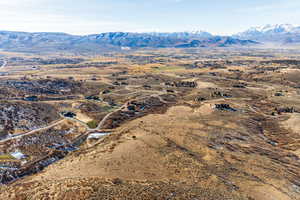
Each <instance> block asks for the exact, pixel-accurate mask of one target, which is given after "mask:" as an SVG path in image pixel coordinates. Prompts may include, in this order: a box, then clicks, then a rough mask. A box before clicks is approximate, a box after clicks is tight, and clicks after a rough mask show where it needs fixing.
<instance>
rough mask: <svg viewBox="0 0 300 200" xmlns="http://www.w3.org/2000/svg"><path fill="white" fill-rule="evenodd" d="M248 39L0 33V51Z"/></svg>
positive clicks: (218, 44)
mask: <svg viewBox="0 0 300 200" xmlns="http://www.w3.org/2000/svg"><path fill="white" fill-rule="evenodd" d="M255 44H257V42H255V41H251V40H242V39H236V38H233V37H229V36H213V35H212V34H210V33H207V32H203V31H198V32H176V33H129V32H109V33H101V34H93V35H85V36H77V35H70V34H65V33H26V32H12V31H0V49H2V50H5V51H17V52H53V51H68V52H87V53H90V52H103V51H106V50H120V49H123V48H124V47H125V48H127V49H134V48H191V47H229V46H246V45H255Z"/></svg>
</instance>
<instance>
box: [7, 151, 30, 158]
mask: <svg viewBox="0 0 300 200" xmlns="http://www.w3.org/2000/svg"><path fill="white" fill-rule="evenodd" d="M10 155H11V156H12V157H14V158H15V159H17V160H22V159H25V158H26V155H24V154H23V153H22V152H20V151H16V152H13V153H11V154H10Z"/></svg>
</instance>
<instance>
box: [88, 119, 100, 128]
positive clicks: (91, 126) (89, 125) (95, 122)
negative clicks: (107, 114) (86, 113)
mask: <svg viewBox="0 0 300 200" xmlns="http://www.w3.org/2000/svg"><path fill="white" fill-rule="evenodd" d="M87 125H88V127H89V128H92V129H94V128H97V126H98V123H97V121H95V120H92V121H90V122H88V123H87Z"/></svg>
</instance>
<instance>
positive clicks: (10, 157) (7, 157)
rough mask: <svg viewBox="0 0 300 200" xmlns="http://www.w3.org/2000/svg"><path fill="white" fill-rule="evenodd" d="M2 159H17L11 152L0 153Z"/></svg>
mask: <svg viewBox="0 0 300 200" xmlns="http://www.w3.org/2000/svg"><path fill="white" fill-rule="evenodd" d="M0 160H15V158H14V157H13V156H12V155H10V154H2V155H0Z"/></svg>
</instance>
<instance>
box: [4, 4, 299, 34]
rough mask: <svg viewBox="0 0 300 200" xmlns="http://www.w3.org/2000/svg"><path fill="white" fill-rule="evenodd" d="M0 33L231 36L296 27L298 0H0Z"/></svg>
mask: <svg viewBox="0 0 300 200" xmlns="http://www.w3.org/2000/svg"><path fill="white" fill-rule="evenodd" d="M0 9H1V12H0V29H1V30H15V31H29V32H39V31H49V32H67V33H72V34H93V33H99V32H108V31H131V32H147V31H162V32H173V31H193V30H205V31H208V32H211V33H214V34H223V35H224V34H232V33H236V32H240V31H244V30H245V29H248V28H249V27H253V26H261V25H266V24H281V23H291V24H295V25H298V24H299V22H298V21H299V19H300V0H1V1H0Z"/></svg>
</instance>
